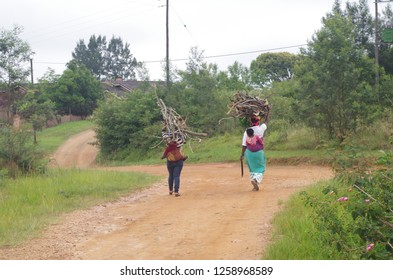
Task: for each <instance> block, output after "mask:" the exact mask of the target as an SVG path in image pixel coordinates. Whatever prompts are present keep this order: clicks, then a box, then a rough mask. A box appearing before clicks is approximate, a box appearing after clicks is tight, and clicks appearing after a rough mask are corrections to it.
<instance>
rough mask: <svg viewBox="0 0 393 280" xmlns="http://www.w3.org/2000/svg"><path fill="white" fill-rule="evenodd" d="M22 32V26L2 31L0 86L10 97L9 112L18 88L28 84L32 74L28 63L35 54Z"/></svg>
mask: <svg viewBox="0 0 393 280" xmlns="http://www.w3.org/2000/svg"><path fill="white" fill-rule="evenodd" d="M22 31H23V28H22V27H20V26H14V28H13V29H12V30H1V31H0V84H1V85H2V87H3V88H5V90H6V92H7V95H8V96H7V102H6V104H7V107H8V110H7V111H8V112H9V111H10V108H11V105H12V104H13V103H14V101H15V99H16V95H17V93H18V88H19V87H20V85H21V84H22V83H24V82H26V78H27V77H28V75H29V73H30V68H28V67H27V66H26V65H28V64H26V62H28V61H30V59H31V57H32V55H33V52H32V50H31V49H30V46H29V45H28V43H26V42H25V41H23V40H22V39H21V38H20V37H19V35H20V34H21V33H22Z"/></svg>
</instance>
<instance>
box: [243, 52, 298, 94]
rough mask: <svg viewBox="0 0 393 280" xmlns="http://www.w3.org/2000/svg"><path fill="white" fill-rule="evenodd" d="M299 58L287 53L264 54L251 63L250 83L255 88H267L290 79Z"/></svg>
mask: <svg viewBox="0 0 393 280" xmlns="http://www.w3.org/2000/svg"><path fill="white" fill-rule="evenodd" d="M298 59H299V57H298V56H297V55H295V54H291V53H288V52H280V53H264V54H261V55H259V56H258V57H257V59H256V60H253V61H252V62H251V66H250V72H251V81H252V83H253V84H254V85H255V86H257V87H268V86H271V85H272V83H273V82H282V81H285V80H288V79H291V78H292V76H293V67H294V65H295V63H296V62H297V60H298Z"/></svg>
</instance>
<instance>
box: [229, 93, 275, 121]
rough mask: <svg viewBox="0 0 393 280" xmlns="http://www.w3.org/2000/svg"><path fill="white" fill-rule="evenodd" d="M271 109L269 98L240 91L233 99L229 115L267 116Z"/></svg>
mask: <svg viewBox="0 0 393 280" xmlns="http://www.w3.org/2000/svg"><path fill="white" fill-rule="evenodd" d="M269 110H270V106H269V103H268V101H267V98H265V99H260V98H259V97H256V96H255V97H252V96H249V95H248V94H247V93H245V92H240V91H238V92H236V94H235V96H234V98H233V99H232V100H231V103H230V105H229V111H228V113H227V115H229V116H232V117H250V116H252V115H257V116H266V115H267V114H268V113H269Z"/></svg>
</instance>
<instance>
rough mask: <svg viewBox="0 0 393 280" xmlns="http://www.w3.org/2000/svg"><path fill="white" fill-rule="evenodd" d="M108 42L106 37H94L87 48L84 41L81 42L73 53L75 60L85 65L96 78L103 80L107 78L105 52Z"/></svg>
mask: <svg viewBox="0 0 393 280" xmlns="http://www.w3.org/2000/svg"><path fill="white" fill-rule="evenodd" d="M106 48H107V42H106V38H105V36H101V35H100V36H98V37H96V36H95V35H92V36H91V37H90V39H89V43H88V45H87V46H86V44H85V42H84V41H83V40H79V42H78V43H77V45H76V47H75V50H74V52H73V53H72V57H73V59H75V60H77V61H79V62H80V63H82V64H84V65H85V66H86V67H87V68H88V69H90V71H91V72H92V73H93V74H94V76H95V77H97V78H98V79H101V77H104V76H105V67H104V65H105V58H104V57H105V52H106Z"/></svg>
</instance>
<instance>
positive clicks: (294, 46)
mask: <svg viewBox="0 0 393 280" xmlns="http://www.w3.org/2000/svg"><path fill="white" fill-rule="evenodd" d="M304 46H307V44H300V45H292V46H287V47H277V48H271V49H264V50H256V51H247V52H238V53H227V54H217V55H209V56H203V57H202V58H207V59H210V58H218V57H226V56H238V55H246V54H252V53H265V52H270V51H278V50H284V49H292V48H300V47H304ZM184 60H189V58H177V59H171V61H184ZM157 62H161V60H152V61H144V63H157Z"/></svg>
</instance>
